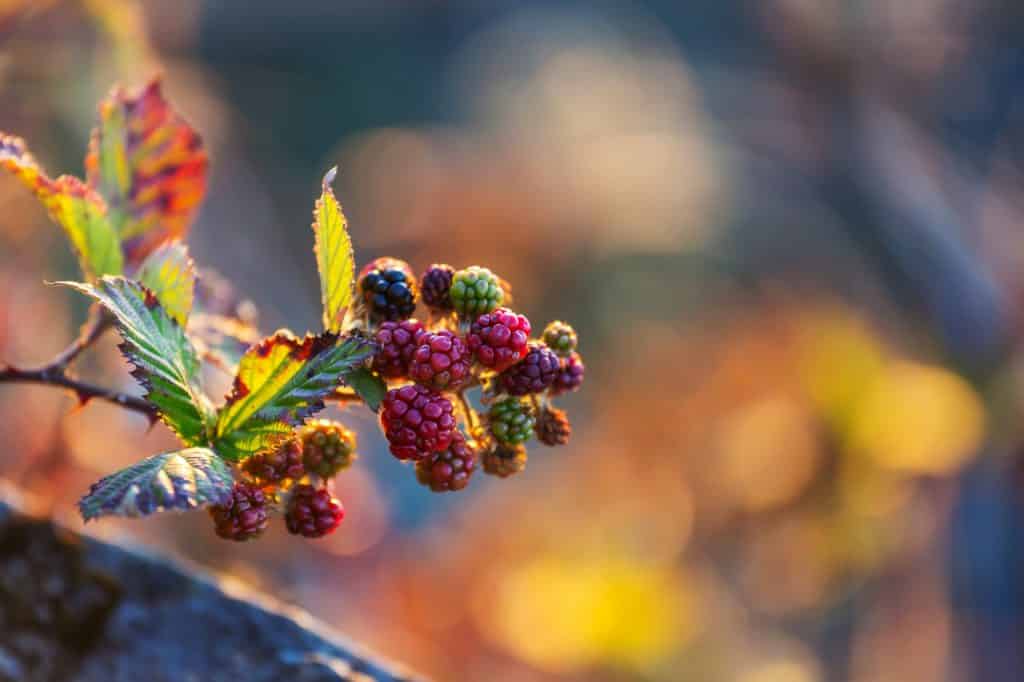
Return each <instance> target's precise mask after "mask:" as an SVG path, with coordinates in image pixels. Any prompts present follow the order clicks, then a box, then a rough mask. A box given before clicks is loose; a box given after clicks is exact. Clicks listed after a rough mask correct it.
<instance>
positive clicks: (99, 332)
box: [0, 305, 157, 422]
mask: <svg viewBox="0 0 1024 682" xmlns="http://www.w3.org/2000/svg"><path fill="white" fill-rule="evenodd" d="M112 324H113V320H112V319H111V318H110V316H109V315H108V314H106V313H105V312H104V311H103V309H102V308H100V307H99V306H97V305H93V306H92V307H91V308H90V309H89V317H88V318H87V319H86V321H85V323H84V324H83V325H82V328H81V330H80V331H79V333H78V336H77V337H76V338H75V340H74V341H72V342H71V343H70V344H68V346H67V347H66V348H65V349H64V350H62V351H61V352H60V353H58V354H57V355H56V356H55V357H54V358H53V359H52V360H50V362H48V363H47V364H45V365H43V366H41V367H37V368H35V369H19V368H17V367H13V366H11V365H7V364H5V365H0V383H29V384H42V385H45V386H58V387H61V388H66V389H69V390H71V391H72V392H73V393H74V394H75V397H76V398H77V399H78V403H79V404H80V405H84V404H86V403H87V402H89V401H90V400H92V399H94V398H96V399H99V400H105V401H106V402H109V403H113V404H114V405H118V406H120V407H123V408H125V409H127V410H131V411H133V412H138V413H140V414H144V415H146V416H147V417H148V418H149V420H150V422H152V421H154V420H155V419H156V417H157V414H156V409H155V408H154V407H153V405H151V404H150V403H149V402H148V401H146V400H144V399H143V398H139V397H138V396H133V395H129V394H127V393H122V392H120V391H114V390H112V389H109V388H104V387H102V386H96V385H95V384H90V383H87V382H85V381H79V380H78V379H75V378H74V377H72V376H70V375H69V374H68V368H69V367H70V366H71V364H72V363H73V362H74V361H75V360H76V359H78V356H79V355H81V353H82V351H84V350H85V349H87V348H89V347H90V346H92V345H93V344H94V343H96V341H97V340H98V339H99V338H100V337H102V336H103V334H104V333H105V332H106V331H107V330H108V329H110V328H111V326H112Z"/></svg>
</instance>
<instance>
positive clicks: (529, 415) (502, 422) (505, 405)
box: [487, 398, 534, 445]
mask: <svg viewBox="0 0 1024 682" xmlns="http://www.w3.org/2000/svg"><path fill="white" fill-rule="evenodd" d="M487 424H488V427H489V428H490V431H491V435H492V436H494V437H495V438H496V439H497V440H498V441H500V442H502V443H506V444H509V445H514V444H516V443H524V442H526V441H528V440H529V439H530V438H531V437H532V436H533V425H534V416H533V405H531V404H530V401H529V400H528V399H525V398H505V399H504V400H501V401H499V402H497V403H495V404H494V405H493V406H491V409H490V411H489V412H488V413H487Z"/></svg>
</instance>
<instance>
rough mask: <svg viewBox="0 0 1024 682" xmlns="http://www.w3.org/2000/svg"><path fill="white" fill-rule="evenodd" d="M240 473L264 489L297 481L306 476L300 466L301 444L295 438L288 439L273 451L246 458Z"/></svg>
mask: <svg viewBox="0 0 1024 682" xmlns="http://www.w3.org/2000/svg"><path fill="white" fill-rule="evenodd" d="M242 471H244V472H245V473H246V474H248V475H249V478H251V479H252V481H253V482H254V483H257V484H259V485H260V486H262V487H264V488H266V487H279V486H282V485H284V484H286V483H287V482H289V481H297V480H299V479H300V478H302V477H303V476H305V475H306V469H305V467H303V466H302V443H301V442H299V440H298V439H296V438H289V439H287V440H285V441H284V442H282V443H281V444H280V445H278V446H276V447H275V448H274V449H273V450H268V451H267V452H258V453H256V454H255V455H252V456H251V457H247V458H246V459H245V461H243V462H242Z"/></svg>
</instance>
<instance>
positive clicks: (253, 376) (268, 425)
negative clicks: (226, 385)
mask: <svg viewBox="0 0 1024 682" xmlns="http://www.w3.org/2000/svg"><path fill="white" fill-rule="evenodd" d="M373 351H374V347H373V345H372V344H370V343H369V342H368V341H366V340H365V339H362V338H358V337H349V338H345V339H339V338H338V336H337V335H335V334H332V333H330V332H325V333H324V334H321V335H319V336H310V335H307V336H306V337H305V338H302V339H299V338H297V337H295V336H294V335H292V333H291V332H288V331H284V330H282V331H279V332H277V333H276V334H274V335H273V336H270V337H268V338H266V339H264V340H263V341H262V342H261V343H259V344H257V345H255V346H253V347H252V348H250V349H249V350H248V351H247V352H246V354H245V355H244V356H242V360H241V362H239V364H238V374H237V375H236V376H235V381H234V384H233V385H232V388H231V393H230V394H229V395H228V398H227V402H226V403H225V405H224V407H223V408H221V411H220V414H219V415H218V418H217V429H216V435H215V439H214V446H213V447H214V449H216V450H217V452H218V453H219V454H220V455H221V456H222V457H224V458H226V459H228V460H232V461H237V460H240V459H243V458H245V457H247V456H248V455H251V454H254V453H256V452H259V451H260V450H263V449H265V448H266V447H267V446H268V445H270V444H271V443H273V442H274V441H275V439H276V438H277V437H278V436H279V435H280V434H283V433H287V432H289V431H290V430H291V428H292V427H293V426H295V425H297V424H300V423H302V421H303V420H304V419H306V418H307V417H309V416H310V415H312V414H314V413H315V412H317V411H319V410H321V409H323V406H324V403H323V399H324V398H325V397H326V396H327V395H328V394H330V393H331V392H332V391H334V390H335V388H337V386H338V383H339V382H340V380H341V376H342V374H343V373H344V372H347V371H348V370H350V369H352V368H353V367H356V366H357V365H360V364H362V363H363V362H364V361H366V360H367V359H368V358H369V357H370V356H371V355H372V354H373Z"/></svg>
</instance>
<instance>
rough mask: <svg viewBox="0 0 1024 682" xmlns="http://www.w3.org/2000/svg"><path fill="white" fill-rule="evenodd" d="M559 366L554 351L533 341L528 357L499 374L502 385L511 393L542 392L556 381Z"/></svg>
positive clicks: (527, 393)
mask: <svg viewBox="0 0 1024 682" xmlns="http://www.w3.org/2000/svg"><path fill="white" fill-rule="evenodd" d="M558 366H559V365H558V356H557V355H555V353H554V351H552V350H551V349H550V348H548V347H547V346H545V345H544V344H541V343H537V342H536V341H531V342H530V345H529V350H528V351H527V353H526V357H524V358H523V359H522V360H520V361H519V362H517V363H516V364H514V365H512V366H511V367H509V368H508V369H506V370H505V371H504V372H502V373H501V374H500V375H499V379H500V381H501V387H502V388H503V389H504V390H505V392H506V393H508V394H509V395H529V394H530V393H541V392H543V391H545V390H546V389H547V388H548V386H550V385H551V384H553V383H554V382H555V376H556V375H557V374H558Z"/></svg>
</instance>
